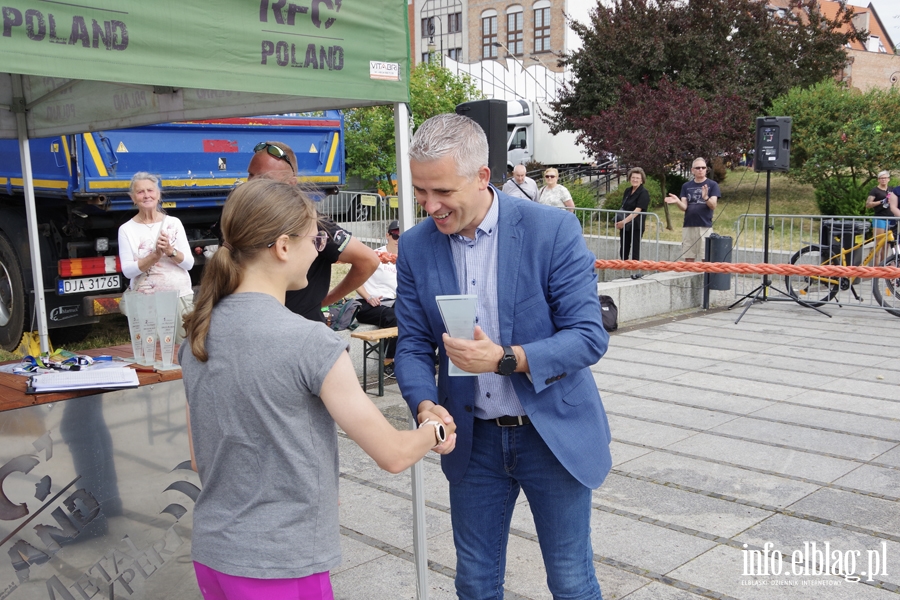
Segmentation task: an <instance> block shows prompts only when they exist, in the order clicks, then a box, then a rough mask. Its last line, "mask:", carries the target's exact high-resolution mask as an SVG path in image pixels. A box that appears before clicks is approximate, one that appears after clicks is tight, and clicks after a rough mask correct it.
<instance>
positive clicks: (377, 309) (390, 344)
mask: <svg viewBox="0 0 900 600" xmlns="http://www.w3.org/2000/svg"><path fill="white" fill-rule="evenodd" d="M360 302H362V307H361V308H360V309H359V312H358V313H356V320H357V321H359V322H360V323H365V324H367V325H375V326H376V327H378V328H379V329H384V328H385V327H396V326H397V317H396V316H395V315H394V307H393V306H372V305H371V304H369V303H368V302H366V301H365V300H360ZM396 351H397V338H391V339H389V340H387V342H386V344H385V349H384V356H385V358H394V352H396Z"/></svg>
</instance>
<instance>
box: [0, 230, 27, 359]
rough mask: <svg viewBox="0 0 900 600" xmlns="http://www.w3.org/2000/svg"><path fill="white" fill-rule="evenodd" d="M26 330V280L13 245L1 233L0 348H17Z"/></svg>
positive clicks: (8, 349) (10, 349) (9, 349)
mask: <svg viewBox="0 0 900 600" xmlns="http://www.w3.org/2000/svg"><path fill="white" fill-rule="evenodd" d="M24 331H25V282H24V281H23V279H22V269H21V268H20V267H19V261H18V260H17V259H16V253H15V252H13V248H12V245H11V244H10V243H9V240H8V239H7V238H6V236H5V235H3V234H2V233H0V348H3V349H4V350H7V351H12V350H15V349H16V348H17V347H18V345H19V342H20V341H21V340H22V333H23V332H24Z"/></svg>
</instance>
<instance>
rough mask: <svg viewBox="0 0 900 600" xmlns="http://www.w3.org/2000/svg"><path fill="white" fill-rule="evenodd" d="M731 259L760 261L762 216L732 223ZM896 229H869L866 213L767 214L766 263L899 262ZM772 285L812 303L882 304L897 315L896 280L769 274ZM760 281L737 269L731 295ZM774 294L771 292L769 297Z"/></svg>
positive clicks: (898, 284) (740, 293)
mask: <svg viewBox="0 0 900 600" xmlns="http://www.w3.org/2000/svg"><path fill="white" fill-rule="evenodd" d="M735 230H736V231H735V233H736V237H735V243H734V250H733V252H732V260H733V262H736V263H762V262H764V256H763V255H764V250H765V247H764V246H765V231H766V227H765V216H764V215H742V216H741V217H739V218H738V220H737V221H736V222H735ZM896 239H897V229H896V225H895V229H894V231H893V232H891V231H890V230H887V231H886V230H883V229H878V230H876V229H874V228H873V227H872V218H871V217H829V216H808V215H771V216H770V219H769V261H768V262H769V263H771V264H783V263H787V264H805V265H838V266H841V265H844V266H870V267H874V266H881V265H887V266H892V267H898V266H900V254H898V248H897V242H896ZM770 282H771V284H772V286H773V288H774V289H775V290H778V291H782V292H784V293H785V294H787V295H788V296H789V297H793V298H796V299H799V300H802V301H804V302H806V303H808V304H811V305H813V306H822V305H823V304H825V303H826V302H835V303H837V304H839V305H841V306H852V307H864V308H879V309H887V310H888V311H889V312H891V313H892V314H895V315H896V316H900V298H898V296H897V294H898V293H900V289H898V287H900V280H898V279H884V278H877V277H875V278H866V277H854V278H850V277H816V276H798V275H785V276H781V277H772V278H770ZM761 283H762V276H761V275H747V274H737V275H736V276H735V288H734V289H735V294H736V297H742V296H744V295H745V294H748V293H750V292H751V291H752V290H753V289H755V288H756V287H757V286H759V285H760V284H761ZM776 296H778V294H777V293H772V294H770V297H776Z"/></svg>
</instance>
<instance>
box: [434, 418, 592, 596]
mask: <svg viewBox="0 0 900 600" xmlns="http://www.w3.org/2000/svg"><path fill="white" fill-rule="evenodd" d="M520 487H521V489H522V490H523V491H524V492H525V497H526V498H528V502H529V504H530V506H531V513H532V515H533V516H534V525H535V528H536V529H537V535H538V542H539V543H540V546H541V554H542V555H543V558H544V567H545V568H546V569H547V586H548V587H549V589H550V592H551V593H552V594H553V598H566V599H567V600H602V598H601V595H600V585H599V584H598V583H597V576H596V574H595V571H594V561H593V558H594V552H593V550H592V548H591V490H590V488H587V487H585V486H584V485H582V484H581V483H579V482H578V480H576V479H575V478H574V477H572V475H570V474H569V472H568V471H567V470H566V469H565V468H564V467H563V466H562V465H561V464H560V463H559V461H558V460H556V457H555V456H553V453H552V452H551V451H550V449H549V448H548V447H547V445H546V444H545V443H544V440H543V439H541V436H540V435H539V434H538V432H537V430H536V429H535V427H534V425H523V426H520V427H498V426H497V425H496V424H494V422H493V421H482V420H479V419H475V427H474V431H473V438H472V458H471V460H470V461H469V467H468V469H467V470H466V474H465V477H463V480H462V481H461V482H460V483H458V484H450V515H451V518H452V521H453V541H454V543H455V544H456V593H457V595H458V596H459V598H461V599H463V600H482V599H484V600H487V599H502V598H503V579H504V573H505V571H506V546H507V541H508V539H509V524H510V522H511V520H512V514H513V509H514V508H515V502H516V498H517V497H518V496H519V489H520Z"/></svg>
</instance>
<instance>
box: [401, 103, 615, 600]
mask: <svg viewBox="0 0 900 600" xmlns="http://www.w3.org/2000/svg"><path fill="white" fill-rule="evenodd" d="M487 163H488V146H487V139H486V137H485V135H484V132H483V131H482V129H481V127H479V126H478V124H477V123H475V122H474V121H472V120H471V119H469V118H467V117H462V116H459V115H452V114H447V115H438V116H436V117H433V118H431V119H429V120H428V121H426V122H425V123H423V124H422V126H421V127H420V128H419V130H418V131H417V132H416V134H415V136H414V137H413V141H412V145H411V148H410V167H411V171H412V183H413V188H414V189H415V192H416V202H418V203H419V205H420V206H422V207H423V208H424V209H425V211H426V212H427V213H428V215H429V216H430V218H429V219H426V220H425V221H423V222H422V223H420V224H419V225H417V226H416V227H414V228H412V229H410V230H409V231H407V232H406V233H404V235H403V238H402V239H401V242H400V249H399V258H398V260H397V275H398V288H397V302H396V305H395V308H396V313H397V321H398V326H399V328H400V334H399V339H398V343H397V354H396V359H395V373H396V375H397V381H398V383H399V384H400V389H401V391H402V393H403V397H404V399H405V400H406V402H407V403H408V404H409V406H410V408H411V410H412V411H413V414H418V413H419V412H420V411H422V410H424V409H426V408H429V407H433V408H431V410H433V411H435V412H436V413H437V414H440V415H441V416H442V417H443V418H444V420H445V421H446V422H450V421H451V420H452V421H455V423H456V426H457V430H456V434H455V435H453V436H451V438H450V439H449V440H447V442H445V443H444V444H442V445H441V446H437V447H436V448H435V450H436V451H437V452H439V453H441V454H443V455H444V456H443V457H442V461H441V462H442V466H443V470H444V474H445V475H446V476H447V479H448V480H449V482H450V508H451V518H452V522H453V537H454V543H455V545H456V552H457V568H456V571H457V574H456V589H457V594H458V596H459V597H460V598H464V599H476V598H478V599H481V598H502V597H503V582H504V572H505V568H506V546H507V540H508V537H509V526H510V521H511V519H512V513H513V508H514V506H515V502H516V499H517V497H518V495H519V490H520V489H521V490H522V491H524V492H525V496H526V497H527V499H528V502H529V505H530V507H531V511H532V513H533V515H534V522H535V527H536V529H537V534H538V539H539V542H540V546H541V552H542V554H543V558H544V564H545V566H546V568H547V584H548V587H549V589H550V591H551V593H552V594H553V596H554V598H556V597H565V598H572V599H575V598H578V599H584V600H586V599H591V600H596V599H599V598H600V597H601V596H600V587H599V585H598V583H597V578H596V575H595V570H594V565H593V550H592V547H591V540H590V518H591V490H592V489H593V488H596V487H598V486H599V485H600V484H601V483H602V482H603V479H604V478H605V476H606V474H607V473H608V472H609V469H610V466H611V462H612V461H611V457H610V453H609V441H610V434H609V425H608V423H607V419H606V413H605V412H604V410H603V404H602V403H601V401H600V395H599V393H598V392H597V385H596V383H595V382H594V379H593V376H592V375H591V372H590V370H589V367H590V366H591V365H593V364H594V363H596V362H597V361H598V360H599V359H600V357H601V356H603V354H604V352H606V348H607V343H608V341H609V336H608V334H607V333H606V331H605V330H604V329H603V325H602V323H601V317H600V304H599V301H598V299H597V286H596V283H597V282H596V274H595V273H594V267H593V263H594V256H593V255H592V254H591V253H590V252H589V251H588V249H587V246H586V245H585V243H584V238H583V237H582V233H581V227H580V225H579V223H578V220H577V219H576V218H575V216H574V215H572V214H571V213H569V212H567V211H563V210H559V209H556V208H552V207H548V206H543V205H540V204H536V203H534V202H527V201H523V200H519V199H515V198H512V197H510V196H507V195H505V194H502V193H500V192H498V191H497V190H496V189H495V188H493V187H491V186H490V183H489V181H490V170H489V169H488V167H487ZM447 294H473V295H477V297H478V299H477V307H476V327H475V330H474V334H473V339H461V338H451V337H449V336H448V335H447V334H446V333H445V329H444V323H443V321H442V319H441V313H440V311H439V309H438V306H437V303H436V301H435V296H439V295H447ZM435 348H437V349H438V350H439V351H440V357H441V360H440V370H439V375H438V380H437V384H436V383H435V376H434V361H433V354H434V349H435ZM448 359H449V360H450V361H452V362H453V364H455V365H456V366H458V367H460V368H462V369H463V370H464V371H467V372H469V373H476V374H477V375H475V376H462V377H459V376H452V377H451V376H448ZM435 405H437V406H435ZM454 447H455V449H454ZM450 450H454V451H453V452H450Z"/></svg>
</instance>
